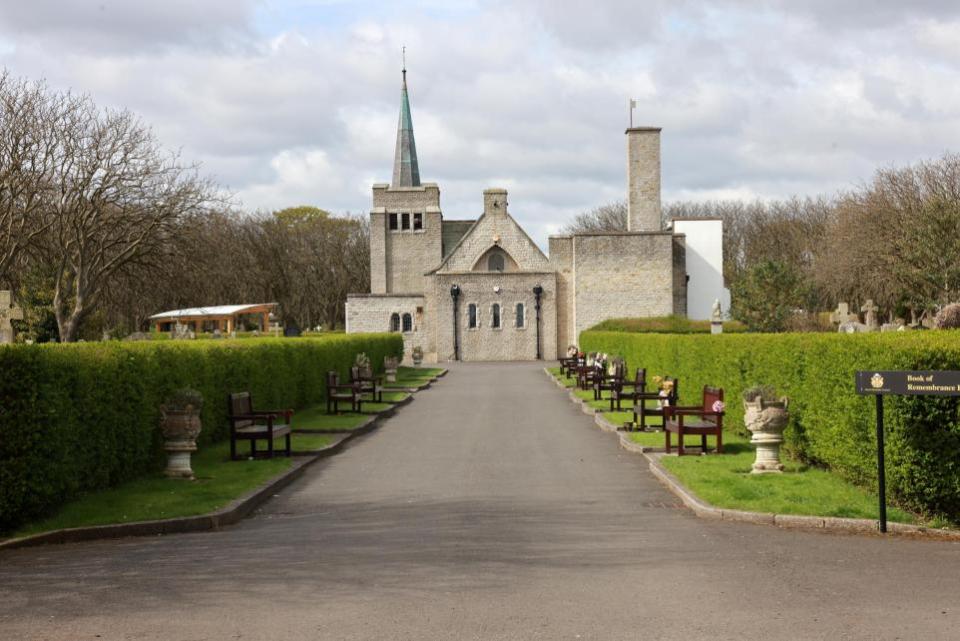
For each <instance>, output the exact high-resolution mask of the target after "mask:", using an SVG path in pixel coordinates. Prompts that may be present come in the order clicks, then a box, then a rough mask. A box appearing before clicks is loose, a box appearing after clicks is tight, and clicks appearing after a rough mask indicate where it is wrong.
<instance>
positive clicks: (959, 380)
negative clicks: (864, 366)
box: [857, 371, 960, 396]
mask: <svg viewBox="0 0 960 641" xmlns="http://www.w3.org/2000/svg"><path fill="white" fill-rule="evenodd" d="M857 394H896V395H899V396H960V372H958V371H942V372H925V371H913V372H908V371H899V372H890V371H873V372H872V371H866V372H857Z"/></svg>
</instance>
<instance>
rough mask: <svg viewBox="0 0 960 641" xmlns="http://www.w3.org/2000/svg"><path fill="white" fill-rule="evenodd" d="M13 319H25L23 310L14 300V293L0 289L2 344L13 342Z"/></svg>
mask: <svg viewBox="0 0 960 641" xmlns="http://www.w3.org/2000/svg"><path fill="white" fill-rule="evenodd" d="M12 320H23V310H22V309H20V308H19V307H17V306H16V305H15V304H14V302H13V293H12V292H10V291H9V290H3V291H0V345H3V344H5V343H12V342H13V325H12V324H11V323H10V321H12Z"/></svg>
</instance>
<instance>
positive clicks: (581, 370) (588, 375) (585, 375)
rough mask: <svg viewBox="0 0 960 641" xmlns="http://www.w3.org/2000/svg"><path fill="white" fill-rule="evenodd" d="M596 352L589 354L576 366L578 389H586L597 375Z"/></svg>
mask: <svg viewBox="0 0 960 641" xmlns="http://www.w3.org/2000/svg"><path fill="white" fill-rule="evenodd" d="M595 359H596V354H592V353H591V354H590V355H589V356H587V357H586V358H585V359H583V360H582V361H581V362H580V364H579V365H578V366H577V385H578V386H579V387H580V389H582V390H584V391H586V390H588V389H590V387H591V386H592V385H593V379H594V377H595V376H596V375H597V364H596V360H595Z"/></svg>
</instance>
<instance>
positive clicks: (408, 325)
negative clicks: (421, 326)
mask: <svg viewBox="0 0 960 641" xmlns="http://www.w3.org/2000/svg"><path fill="white" fill-rule="evenodd" d="M403 331H405V332H412V331H413V316H411V315H410V314H404V315H403Z"/></svg>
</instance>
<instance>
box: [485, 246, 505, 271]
mask: <svg viewBox="0 0 960 641" xmlns="http://www.w3.org/2000/svg"><path fill="white" fill-rule="evenodd" d="M503 266H504V263H503V254H501V253H500V252H498V251H495V252H493V253H492V254H490V257H489V258H488V259H487V269H489V270H490V271H492V272H502V271H503Z"/></svg>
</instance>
